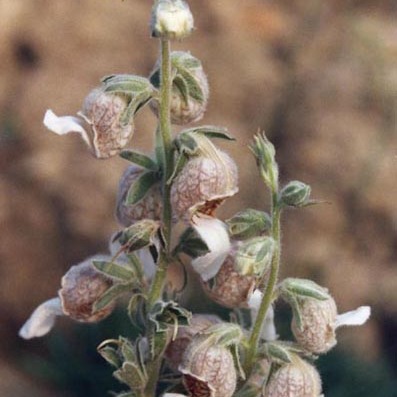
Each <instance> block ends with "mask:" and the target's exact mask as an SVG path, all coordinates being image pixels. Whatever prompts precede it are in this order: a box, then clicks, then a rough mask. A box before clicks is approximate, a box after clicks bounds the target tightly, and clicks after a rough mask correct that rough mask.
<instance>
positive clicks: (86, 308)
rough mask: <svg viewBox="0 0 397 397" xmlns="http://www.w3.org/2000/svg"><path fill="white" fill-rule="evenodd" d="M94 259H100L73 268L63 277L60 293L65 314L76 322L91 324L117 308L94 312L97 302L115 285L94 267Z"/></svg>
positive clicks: (111, 306)
mask: <svg viewBox="0 0 397 397" xmlns="http://www.w3.org/2000/svg"><path fill="white" fill-rule="evenodd" d="M99 258H102V257H99ZM93 259H98V257H94V258H90V259H88V260H86V261H84V262H82V263H80V264H79V265H76V266H72V267H71V268H70V269H69V271H68V272H67V273H66V274H65V275H64V276H63V277H62V283H61V285H62V288H61V289H60V290H59V291H58V295H59V297H60V299H61V304H62V310H63V312H64V314H65V315H67V316H69V317H71V318H72V319H74V320H77V321H83V322H90V323H91V322H97V321H100V320H102V319H104V318H105V317H107V316H108V315H109V314H110V313H111V312H112V311H113V309H114V306H115V303H112V304H110V305H108V306H106V307H104V308H103V309H102V310H99V311H97V312H93V306H94V304H95V302H96V301H97V300H98V299H99V298H100V297H101V295H103V293H104V292H105V291H106V290H108V289H109V288H110V287H111V286H112V284H113V282H112V280H111V279H110V278H108V277H106V276H104V275H103V274H102V273H100V272H98V271H97V270H96V269H95V268H94V267H93V266H92V260H93Z"/></svg>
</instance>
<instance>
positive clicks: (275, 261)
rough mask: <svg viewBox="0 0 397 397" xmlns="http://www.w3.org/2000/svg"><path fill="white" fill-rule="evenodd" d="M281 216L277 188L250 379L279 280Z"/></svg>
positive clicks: (250, 354)
mask: <svg viewBox="0 0 397 397" xmlns="http://www.w3.org/2000/svg"><path fill="white" fill-rule="evenodd" d="M280 215H281V208H280V205H279V204H278V189H277V188H275V189H273V191H272V237H273V239H274V241H275V242H276V247H275V250H274V253H273V258H272V263H271V268H270V276H269V281H268V283H267V285H266V286H265V288H264V291H262V292H263V298H262V302H261V304H260V307H259V311H258V315H257V317H256V320H255V324H254V326H253V328H252V333H251V336H250V339H249V342H248V349H247V355H246V358H245V363H244V369H245V372H246V375H247V377H249V375H250V374H251V371H252V368H253V366H254V363H255V354H256V351H257V349H258V343H259V338H260V335H261V331H262V327H263V323H264V321H265V317H266V313H267V311H268V309H269V307H270V305H271V303H272V300H273V293H274V288H275V286H276V283H277V280H278V273H279V267H280V255H281V233H280Z"/></svg>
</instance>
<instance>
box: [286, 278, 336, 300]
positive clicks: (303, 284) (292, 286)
mask: <svg viewBox="0 0 397 397" xmlns="http://www.w3.org/2000/svg"><path fill="white" fill-rule="evenodd" d="M281 290H282V291H284V290H288V292H289V293H290V294H293V295H295V296H296V297H297V298H303V299H304V298H313V299H317V300H320V301H324V300H327V299H330V297H331V296H330V294H329V293H328V290H327V289H326V288H324V287H321V286H320V285H318V284H317V283H315V282H314V281H311V280H306V279H301V278H286V279H285V280H283V282H282V283H281Z"/></svg>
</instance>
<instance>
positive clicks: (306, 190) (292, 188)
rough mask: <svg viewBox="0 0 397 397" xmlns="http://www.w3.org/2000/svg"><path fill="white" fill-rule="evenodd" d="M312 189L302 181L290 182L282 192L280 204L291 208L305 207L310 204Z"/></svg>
mask: <svg viewBox="0 0 397 397" xmlns="http://www.w3.org/2000/svg"><path fill="white" fill-rule="evenodd" d="M310 193H311V188H310V186H309V185H306V184H305V183H303V182H300V181H292V182H289V183H288V184H287V185H286V186H285V187H284V188H283V189H282V190H281V192H280V202H281V204H283V205H287V206H290V207H303V206H305V205H306V204H308V203H309V198H310Z"/></svg>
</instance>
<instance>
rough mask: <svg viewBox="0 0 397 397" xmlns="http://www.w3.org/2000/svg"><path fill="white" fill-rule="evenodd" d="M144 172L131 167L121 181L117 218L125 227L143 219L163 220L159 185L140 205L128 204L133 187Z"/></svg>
mask: <svg viewBox="0 0 397 397" xmlns="http://www.w3.org/2000/svg"><path fill="white" fill-rule="evenodd" d="M143 172H144V170H143V169H142V168H140V167H137V166H136V165H130V166H129V167H128V168H127V169H126V170H125V171H124V174H123V175H122V177H121V179H120V184H119V190H118V193H117V199H116V218H117V220H118V221H119V223H120V224H122V225H123V226H130V225H132V224H133V223H135V222H138V221H140V220H142V219H152V220H160V218H161V212H162V207H163V205H162V197H161V190H160V185H159V184H156V185H154V186H153V187H151V188H150V189H149V191H148V192H147V193H146V194H145V196H144V197H143V198H142V199H141V200H140V201H139V202H138V203H136V204H129V203H128V202H127V196H128V192H129V191H130V188H131V186H132V185H133V184H134V183H136V182H137V181H138V180H139V178H140V177H141V176H142V175H143Z"/></svg>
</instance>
